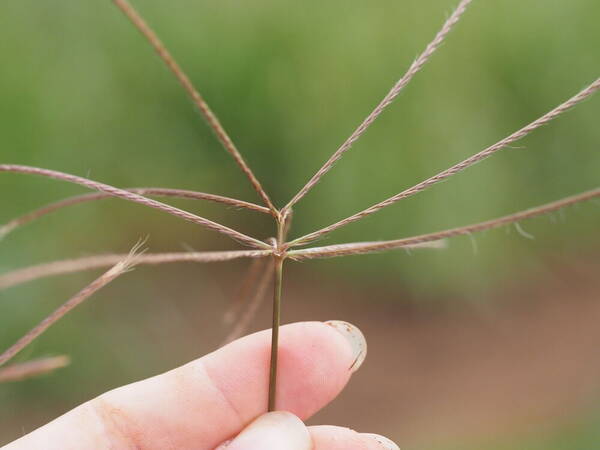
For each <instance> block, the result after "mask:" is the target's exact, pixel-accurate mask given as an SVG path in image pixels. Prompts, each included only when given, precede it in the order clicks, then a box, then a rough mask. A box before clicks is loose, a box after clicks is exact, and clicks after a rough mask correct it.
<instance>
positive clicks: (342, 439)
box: [4, 321, 398, 450]
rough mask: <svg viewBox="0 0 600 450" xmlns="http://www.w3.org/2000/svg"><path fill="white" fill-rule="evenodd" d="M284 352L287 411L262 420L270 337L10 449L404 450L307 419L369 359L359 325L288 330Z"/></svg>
mask: <svg viewBox="0 0 600 450" xmlns="http://www.w3.org/2000/svg"><path fill="white" fill-rule="evenodd" d="M279 345H280V346H279V384H278V389H277V392H278V403H277V409H278V410H281V411H278V412H275V413H268V414H264V415H261V414H263V413H264V411H265V403H266V398H267V391H268V378H269V373H268V372H269V358H270V331H269V330H266V331H262V332H259V333H255V334H252V335H250V336H246V337H244V338H242V339H239V340H237V341H235V342H233V343H231V344H229V345H227V346H225V347H223V348H221V349H219V350H217V351H215V352H213V353H210V354H208V355H206V356H204V357H203V358H200V359H198V360H195V361H192V362H191V363H188V364H186V365H184V366H182V367H179V368H177V369H174V370H171V371H169V372H166V373H164V374H161V375H158V376H155V377H152V378H149V379H146V380H143V381H139V382H137V383H133V384H130V385H127V386H123V387H120V388H117V389H115V390H112V391H109V392H107V393H105V394H103V395H101V396H99V397H97V398H95V399H93V400H91V401H89V402H87V403H84V404H83V405H81V406H79V407H77V408H75V409H73V410H72V411H70V412H68V413H66V414H65V415H63V416H61V417H59V418H58V419H56V420H54V421H52V422H50V423H49V424H47V425H45V426H43V427H41V428H39V429H37V430H35V431H34V432H32V433H30V434H28V435H26V436H23V437H22V438H20V439H18V440H17V441H14V442H13V443H11V444H8V445H7V446H6V447H4V450H33V449H36V450H37V449H46V450H58V449H60V450H75V449H77V450H85V449H129V448H137V449H144V450H149V449H157V450H165V449H194V450H198V449H206V450H212V449H215V448H218V449H219V450H221V449H224V448H226V449H227V450H259V449H260V450H275V449H277V450H325V449H327V450H383V449H398V447H397V446H396V445H395V444H394V443H392V442H391V441H389V440H387V439H386V438H383V437H381V436H377V435H372V434H361V433H357V432H355V431H352V430H350V429H348V428H342V427H334V426H316V427H306V426H305V425H304V424H303V422H302V421H301V419H302V420H304V419H307V418H309V417H310V416H311V415H313V414H314V413H315V412H317V411H318V410H319V409H321V408H322V407H323V406H325V405H326V404H327V403H329V402H330V401H331V400H333V399H334V398H335V397H336V396H337V395H338V394H339V392H340V391H341V390H342V389H343V388H344V386H345V385H346V383H347V382H348V380H349V378H350V375H351V374H352V373H353V372H354V371H356V369H358V367H359V366H360V364H361V363H362V361H363V360H364V357H365V355H366V342H365V340H364V337H363V336H362V333H361V332H360V331H359V330H358V329H357V328H356V327H354V326H352V325H349V324H347V323H345V322H338V321H332V322H326V323H322V322H303V323H295V324H291V325H285V326H283V327H281V331H280V343H279ZM283 411H288V412H283Z"/></svg>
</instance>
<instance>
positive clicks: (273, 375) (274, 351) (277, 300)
mask: <svg viewBox="0 0 600 450" xmlns="http://www.w3.org/2000/svg"><path fill="white" fill-rule="evenodd" d="M282 281H283V258H282V257H280V256H275V288H274V292H273V323H272V327H271V330H272V331H271V365H270V373H269V409H268V410H269V411H275V401H276V397H277V356H278V350H279V323H280V321H281V284H282Z"/></svg>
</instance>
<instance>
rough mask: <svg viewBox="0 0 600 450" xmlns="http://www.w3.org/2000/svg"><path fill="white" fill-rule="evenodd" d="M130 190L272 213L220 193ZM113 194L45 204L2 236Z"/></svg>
mask: <svg viewBox="0 0 600 450" xmlns="http://www.w3.org/2000/svg"><path fill="white" fill-rule="evenodd" d="M124 190H125V191H128V192H133V193H135V194H139V195H143V196H147V195H150V196H156V197H175V198H186V199H187V198H189V199H197V200H208V201H211V202H215V203H222V204H225V205H230V206H234V207H236V208H246V209H250V210H253V211H259V212H262V213H266V214H270V211H269V210H268V209H267V208H265V207H264V206H259V205H255V204H254V203H249V202H245V201H243V200H237V199H233V198H229V197H223V196H220V195H214V194H206V193H204V192H196V191H188V190H185V189H167V188H154V187H148V188H126V189H124ZM111 197H113V195H111V194H107V193H105V192H92V193H90V194H83V195H77V196H74V197H69V198H65V199H64V200H60V201H57V202H54V203H50V204H48V205H45V206H43V207H41V208H39V209H36V210H34V211H31V212H29V213H27V214H24V215H22V216H19V217H16V218H15V219H12V220H11V221H9V222H7V223H6V224H4V225H2V226H0V238H2V237H4V236H6V235H7V234H9V233H10V232H12V231H14V230H15V229H16V228H19V227H21V226H23V225H26V224H28V223H30V222H32V221H34V220H37V219H39V218H40V217H43V216H45V215H47V214H51V213H53V212H55V211H58V210H60V209H63V208H67V207H69V206H73V205H78V204H80V203H86V202H92V201H95V200H102V199H105V198H111Z"/></svg>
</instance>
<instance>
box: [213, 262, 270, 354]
mask: <svg viewBox="0 0 600 450" xmlns="http://www.w3.org/2000/svg"><path fill="white" fill-rule="evenodd" d="M265 261H266V260H265ZM262 268H263V269H264V270H263V273H262V274H261V276H260V279H259V280H258V282H257V284H256V288H255V291H254V295H253V296H252V298H251V299H250V300H249V301H248V302H247V303H248V305H247V307H246V310H245V311H244V312H243V313H242V314H238V315H237V317H236V320H235V326H234V327H233V328H232V329H231V332H230V333H229V334H228V335H227V337H226V338H225V339H224V340H223V343H222V344H221V345H225V344H228V343H230V342H232V341H235V340H236V339H238V338H240V337H242V336H243V335H244V333H245V332H246V331H247V330H248V328H249V327H250V323H251V322H252V319H254V317H255V316H256V313H257V312H258V309H259V308H260V306H261V305H262V304H263V300H264V299H265V298H266V296H265V293H266V290H267V287H268V286H269V283H270V282H271V279H272V278H273V265H272V264H268V265H267V267H264V266H263V267H262ZM242 305H243V304H242Z"/></svg>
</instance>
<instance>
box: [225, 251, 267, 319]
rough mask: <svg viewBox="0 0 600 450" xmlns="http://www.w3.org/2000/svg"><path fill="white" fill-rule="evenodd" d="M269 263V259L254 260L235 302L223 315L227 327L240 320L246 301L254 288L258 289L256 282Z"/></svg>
mask: <svg viewBox="0 0 600 450" xmlns="http://www.w3.org/2000/svg"><path fill="white" fill-rule="evenodd" d="M267 262H268V259H267V258H261V259H254V260H252V262H251V263H250V267H248V269H247V271H246V273H245V274H244V278H243V280H242V283H241V284H240V286H239V288H238V290H237V292H236V293H235V295H234V298H233V301H232V302H231V304H230V305H229V306H228V307H227V310H226V311H225V314H224V315H223V323H224V324H225V325H233V324H234V323H235V322H236V321H237V320H238V318H239V316H240V312H241V311H242V309H243V308H244V305H245V304H246V300H247V299H248V297H249V296H250V294H251V292H252V290H253V288H255V287H256V280H257V279H259V278H260V276H261V274H263V273H264V272H265V268H266V267H265V266H266V264H267Z"/></svg>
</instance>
